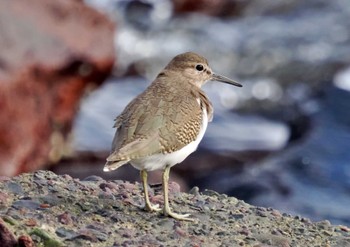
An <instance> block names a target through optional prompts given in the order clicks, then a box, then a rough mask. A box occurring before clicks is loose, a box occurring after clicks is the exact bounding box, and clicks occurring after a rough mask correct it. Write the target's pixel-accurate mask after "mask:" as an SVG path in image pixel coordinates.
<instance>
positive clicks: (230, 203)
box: [0, 171, 350, 247]
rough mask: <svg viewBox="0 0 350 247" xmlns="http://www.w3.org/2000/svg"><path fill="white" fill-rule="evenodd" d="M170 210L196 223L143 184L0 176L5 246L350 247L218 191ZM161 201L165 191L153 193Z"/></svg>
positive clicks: (194, 195)
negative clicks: (146, 193)
mask: <svg viewBox="0 0 350 247" xmlns="http://www.w3.org/2000/svg"><path fill="white" fill-rule="evenodd" d="M169 187H170V195H171V205H172V207H173V208H174V209H175V211H177V212H181V213H190V214H191V215H192V217H193V218H195V219H196V220H195V221H194V222H183V221H181V222H180V221H176V220H174V219H171V218H166V217H163V216H161V215H159V214H157V213H149V212H145V211H143V210H142V209H141V208H140V207H141V205H142V203H143V200H142V187H141V185H140V184H139V183H135V184H134V183H130V182H125V181H120V180H113V181H106V180H104V179H102V178H100V177H97V176H90V177H87V178H85V179H82V180H79V179H75V178H72V177H70V176H69V175H63V176H58V175H56V174H54V173H52V172H49V171H37V172H34V173H26V174H22V175H20V176H17V177H13V178H8V177H1V178H0V217H1V219H0V240H1V243H2V244H3V245H1V246H254V247H258V246H260V247H263V246H281V247H282V246H283V247H284V246H314V247H316V246H320V247H321V246H322V247H325V246H350V229H349V228H348V227H346V226H336V225H331V224H330V223H329V221H327V220H325V221H321V222H311V221H310V220H308V219H306V218H302V217H299V216H291V215H287V214H283V213H281V212H279V211H277V210H274V209H271V208H262V207H255V206H252V205H249V204H247V203H245V202H243V201H240V200H237V199H236V198H233V197H228V196H226V195H224V194H219V193H216V192H214V191H207V190H204V191H203V192H199V190H198V188H193V189H192V190H191V191H190V192H189V193H183V192H180V187H179V186H178V185H177V184H176V183H170V186H169ZM150 192H151V195H152V198H151V200H152V202H153V203H160V204H162V195H161V186H159V185H152V186H151V188H150Z"/></svg>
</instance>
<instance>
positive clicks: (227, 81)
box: [211, 73, 242, 87]
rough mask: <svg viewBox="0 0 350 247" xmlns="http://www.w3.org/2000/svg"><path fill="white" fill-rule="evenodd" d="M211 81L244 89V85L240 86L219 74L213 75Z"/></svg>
mask: <svg viewBox="0 0 350 247" xmlns="http://www.w3.org/2000/svg"><path fill="white" fill-rule="evenodd" d="M211 80H212V81H221V82H224V83H227V84H231V85H234V86H236V87H242V85H241V84H239V83H238V82H235V81H234V80H231V79H230V78H227V77H225V76H222V75H218V74H215V73H213V74H212V75H211Z"/></svg>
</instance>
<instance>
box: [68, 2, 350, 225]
mask: <svg viewBox="0 0 350 247" xmlns="http://www.w3.org/2000/svg"><path fill="white" fill-rule="evenodd" d="M87 2H88V3H89V4H91V5H93V6H95V7H97V8H99V9H100V10H101V11H104V12H106V13H108V14H109V15H110V16H111V18H113V19H115V20H116V21H117V23H118V25H117V32H116V36H115V45H116V48H117V56H118V62H117V66H116V69H115V75H117V76H119V78H118V79H111V80H110V81H109V82H107V83H106V84H105V85H103V86H102V87H101V89H99V90H98V91H96V92H94V93H92V94H91V95H90V97H88V98H87V99H86V100H85V101H84V102H83V104H82V108H81V110H80V112H79V115H78V117H77V119H76V123H75V126H74V134H75V140H74V144H75V148H76V149H77V150H109V148H110V144H111V140H112V138H113V135H114V130H113V129H112V126H113V119H114V117H115V116H117V115H118V114H119V113H120V112H121V111H122V109H124V107H125V105H126V104H127V103H128V102H129V101H130V100H131V99H132V98H133V97H134V96H136V95H137V94H138V93H140V92H141V91H142V90H143V89H144V88H145V87H146V86H147V85H148V83H149V82H150V81H152V80H153V79H154V77H155V76H156V74H157V73H158V72H159V71H160V69H162V68H163V67H164V66H165V64H166V63H167V62H168V61H169V60H170V59H171V58H172V57H173V56H174V55H176V54H178V53H181V52H185V51H189V50H192V51H195V52H198V53H200V54H202V55H204V56H205V57H207V58H208V60H209V63H210V65H211V67H212V68H213V69H214V71H215V72H217V73H220V74H223V75H226V76H229V77H232V78H233V79H236V80H238V81H240V82H242V84H244V87H243V88H242V89H237V88H234V87H230V86H228V85H221V84H218V83H209V84H208V85H206V86H205V88H204V90H205V91H206V92H207V93H208V95H209V97H210V99H211V100H212V102H213V105H214V108H215V112H214V114H215V115H214V121H213V123H211V124H210V125H209V126H208V130H207V133H206V135H205V137H204V139H203V142H202V143H201V144H200V148H202V149H206V150H211V151H213V152H222V151H225V152H232V151H244V150H269V151H272V152H273V153H272V154H271V155H270V156H269V157H268V158H267V159H265V160H263V161H260V162H258V163H257V164H255V165H253V164H250V166H247V168H246V169H244V170H243V171H240V172H239V173H238V174H237V171H234V170H232V169H227V168H224V169H220V168H217V167H216V168H215V169H214V170H213V171H212V172H211V173H210V174H207V175H203V174H201V176H202V177H201V178H194V177H193V178H191V179H192V180H191V181H192V182H193V183H194V184H195V185H199V186H200V188H210V189H215V190H217V191H220V192H224V193H227V194H230V195H234V196H240V198H243V199H245V200H247V201H248V202H251V203H253V204H255V205H264V206H269V207H270V206H271V207H275V208H277V209H281V210H283V211H284V212H290V213H295V214H302V215H304V216H307V217H311V218H312V219H330V220H331V221H332V222H333V223H342V224H347V225H350V210H349V205H350V182H349V181H350V177H349V176H350V164H349V162H350V154H349V153H350V152H349V150H350V114H349V110H350V93H349V88H350V86H349V85H350V72H349V71H350V69H349V68H350V67H349V65H350V4H349V1H348V0H334V1H326V0H310V1H298V0H285V1H284V0H282V1H276V2H273V4H272V1H246V5H245V7H244V8H242V10H241V11H240V12H239V11H238V13H239V15H238V16H231V17H228V18H226V19H223V18H219V17H212V16H211V17H210V16H204V15H200V14H197V13H192V14H188V15H174V14H173V12H172V11H173V8H172V4H171V1H151V0H150V1H146V0H145V1H121V0H103V1H100V0H88V1H87ZM135 2H138V3H135ZM232 12H234V11H232ZM130 71H132V73H134V74H138V75H142V76H144V77H145V78H146V79H142V78H140V77H123V76H125V74H127V73H130ZM332 82H334V84H332ZM238 113H239V114H238ZM305 119H306V120H305ZM305 121H306V122H307V123H308V124H305ZM296 133H297V134H296ZM295 136H297V137H298V138H295ZM290 140H293V141H292V142H291V141H290Z"/></svg>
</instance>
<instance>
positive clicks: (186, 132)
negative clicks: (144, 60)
mask: <svg viewBox="0 0 350 247" xmlns="http://www.w3.org/2000/svg"><path fill="white" fill-rule="evenodd" d="M209 80H212V81H219V82H224V83H228V84H231V85H234V86H238V87H241V86H242V85H241V84H239V83H237V82H235V81H233V80H231V79H229V78H227V77H224V76H221V75H218V74H215V73H213V71H212V70H211V68H210V67H209V65H208V61H207V60H206V59H205V58H204V57H202V56H200V55H198V54H196V53H193V52H186V53H183V54H180V55H177V56H176V57H174V58H173V59H172V60H171V61H170V63H169V64H168V65H167V66H166V67H165V68H164V69H163V70H162V71H161V72H160V73H159V74H158V76H157V77H156V79H155V80H154V81H153V82H152V83H151V84H150V86H149V87H148V88H147V89H146V90H145V91H144V92H143V93H141V94H140V95H138V96H137V97H136V98H135V99H133V100H132V101H131V102H130V103H129V104H128V105H127V106H126V108H125V109H124V111H123V112H122V113H121V114H120V115H119V116H118V117H117V118H116V119H115V124H114V127H115V128H116V133H115V136H114V140H113V143H112V152H111V154H110V155H109V156H108V158H107V163H106V165H105V167H104V169H103V170H104V171H112V170H115V169H117V168H119V167H120V166H122V165H124V164H126V163H130V164H131V165H132V166H133V167H135V168H136V169H138V170H140V171H141V179H142V184H143V189H144V199H145V209H146V210H148V211H163V214H164V215H165V216H170V217H173V218H175V219H178V220H190V221H191V220H193V219H191V218H189V214H184V215H181V214H177V213H174V212H173V211H172V210H171V209H170V206H169V198H168V181H169V172H170V168H171V167H172V166H174V165H176V164H178V163H181V162H182V161H183V160H184V159H185V158H186V157H187V156H188V155H190V154H191V153H192V152H194V151H195V150H196V149H197V146H198V144H199V142H200V141H201V140H202V138H203V135H204V132H205V130H206V128H207V125H208V122H210V121H211V120H212V118H213V107H212V105H211V103H210V101H209V99H208V97H207V95H206V94H205V93H204V91H203V90H201V87H202V86H203V85H204V84H205V83H206V82H207V81H209ZM158 169H163V178H162V182H163V194H164V207H163V209H161V208H159V205H152V204H151V202H150V199H149V195H148V187H147V186H148V185H147V172H149V171H154V170H158Z"/></svg>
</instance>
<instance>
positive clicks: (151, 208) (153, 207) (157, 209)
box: [144, 203, 162, 212]
mask: <svg viewBox="0 0 350 247" xmlns="http://www.w3.org/2000/svg"><path fill="white" fill-rule="evenodd" d="M144 210H146V211H148V212H160V211H162V209H161V208H160V207H159V204H155V205H152V204H150V203H146V205H145V207H144Z"/></svg>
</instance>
